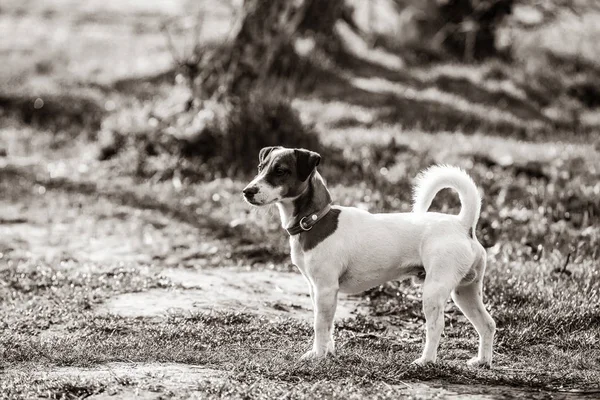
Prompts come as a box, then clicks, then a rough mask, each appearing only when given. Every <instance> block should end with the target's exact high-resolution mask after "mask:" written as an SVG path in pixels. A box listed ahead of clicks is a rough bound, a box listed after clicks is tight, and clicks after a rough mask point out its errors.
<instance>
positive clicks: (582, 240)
mask: <svg viewBox="0 0 600 400" xmlns="http://www.w3.org/2000/svg"><path fill="white" fill-rule="evenodd" d="M60 4H61V3H59V2H56V3H55V2H50V3H48V4H47V5H46V6H43V7H42V6H41V5H39V4H37V3H36V4H33V3H32V4H31V5H30V7H28V8H22V7H21V6H20V2H8V3H6V4H4V3H3V5H2V7H1V8H0V32H3V31H7V32H8V31H10V30H11V29H16V31H15V32H16V33H15V35H16V36H18V38H19V40H16V41H7V42H6V43H4V42H3V43H2V45H0V46H2V47H1V48H0V51H2V52H3V54H4V53H5V54H8V55H9V56H10V57H9V59H10V63H9V64H10V66H11V67H10V68H6V69H3V71H2V72H1V74H2V75H0V76H1V77H2V78H6V79H2V81H1V83H0V110H1V112H2V117H3V118H2V120H1V121H0V150H4V152H5V153H7V155H8V157H4V156H1V157H0V210H1V212H0V305H1V306H0V332H1V333H2V334H1V335H0V398H30V397H33V396H41V397H46V398H78V397H85V396H89V395H93V394H107V395H110V394H117V395H120V396H123V397H126V396H131V395H134V394H135V393H136V391H138V392H139V391H141V392H142V393H146V392H155V393H158V394H160V395H162V396H164V397H175V398H186V397H190V396H193V395H197V396H203V397H206V398H222V397H234V398H273V397H286V396H287V397H288V398H308V397H311V396H315V397H316V396H322V397H327V398H329V397H337V398H365V397H379V398H397V397H399V396H407V395H411V396H415V397H418V396H419V394H418V392H415V390H421V389H418V388H419V387H420V386H419V382H424V381H426V382H428V385H429V386H443V387H445V388H451V390H453V391H455V392H457V393H459V394H463V395H467V394H469V393H471V394H472V393H488V394H490V393H491V394H495V395H497V396H503V395H511V396H515V397H519V396H520V397H527V398H530V397H534V396H538V397H540V398H543V397H544V396H556V395H559V394H557V393H554V392H556V391H559V390H580V391H594V390H598V384H597V382H598V381H600V370H599V369H598V365H600V351H599V350H598V349H599V342H598V340H599V339H598V335H597V332H598V331H599V330H600V287H599V286H598V282H600V279H599V278H600V276H599V274H600V265H599V259H600V253H599V250H598V249H599V248H600V224H599V223H598V221H600V207H599V206H598V201H597V199H598V196H599V195H600V184H599V183H598V182H599V178H600V169H599V167H598V166H599V165H600V153H598V151H597V149H596V148H595V147H594V146H596V147H597V144H598V143H600V138H599V137H598V134H597V132H598V126H599V125H598V123H599V121H600V120H598V118H597V113H598V108H597V106H596V105H594V103H593V102H589V101H588V100H589V99H588V98H587V97H586V93H588V92H587V91H586V90H587V89H585V90H583V89H580V88H581V87H585V88H587V87H588V86H586V85H591V86H590V87H591V88H592V89H590V90H594V88H595V87H596V86H594V82H595V80H596V79H597V77H598V66H597V65H596V64H595V63H594V62H593V60H591V61H590V57H589V56H588V55H587V54H588V53H589V51H588V50H589V49H590V48H592V47H590V46H592V45H593V43H592V44H590V45H589V46H587V47H586V46H583V48H585V49H588V50H586V51H584V52H581V54H565V52H564V51H558V50H560V49H558V50H557V51H555V52H550V53H548V54H550V55H548V54H546V55H543V56H541V55H539V54H538V55H536V57H531V61H529V62H531V63H532V65H529V66H526V65H524V64H523V63H518V62H516V63H514V64H506V63H505V62H503V61H490V62H486V63H482V64H476V65H473V64H471V65H459V64H455V63H451V62H433V63H429V64H417V65H413V64H410V63H408V62H407V63H404V64H403V62H402V61H403V60H401V59H400V57H399V56H398V55H394V54H387V55H386V59H385V60H387V61H389V60H395V63H390V62H383V61H382V60H381V59H380V57H381V54H382V52H383V50H381V49H377V50H370V49H366V48H364V49H362V50H361V51H362V53H360V52H359V53H360V54H354V55H353V56H352V57H349V58H348V59H347V60H345V62H346V64H342V65H340V66H338V68H339V71H337V72H338V73H337V74H332V75H331V77H330V78H331V79H328V80H323V81H322V82H320V84H319V85H316V86H315V87H314V90H313V91H311V92H310V93H302V94H301V95H300V96H298V98H296V99H294V100H293V102H292V105H293V107H294V108H295V109H296V110H297V111H298V112H299V115H300V118H301V119H302V121H303V122H304V123H308V124H313V125H314V130H315V132H318V137H319V140H320V142H321V145H322V149H320V151H321V152H322V153H323V155H324V159H323V162H322V165H321V166H320V170H321V173H322V175H323V176H324V177H325V178H326V179H327V181H328V182H329V186H330V188H331V191H332V194H333V197H334V200H335V202H336V203H338V204H342V205H358V206H360V207H363V208H366V209H369V210H370V211H373V212H389V211H398V210H400V211H409V210H410V198H411V184H412V179H413V178H414V177H415V176H416V174H417V173H418V171H419V170H421V169H422V168H425V167H427V166H429V165H431V164H432V163H451V164H456V165H460V166H462V167H464V168H466V169H467V170H468V171H469V173H470V174H472V175H473V177H474V179H475V181H476V182H477V183H478V185H479V186H480V187H481V189H482V191H483V193H484V202H483V209H482V214H481V220H480V222H479V225H478V231H477V236H478V238H479V239H480V240H481V241H482V243H483V244H484V245H485V247H486V248H487V249H488V271H487V275H486V280H485V293H484V299H485V302H486V306H487V307H488V308H489V310H490V312H491V314H492V316H493V317H494V319H495V320H496V322H497V325H498V334H497V338H496V345H495V349H494V350H495V354H494V356H495V365H494V368H493V369H491V370H474V369H469V368H467V367H466V366H465V361H466V360H468V359H469V358H470V357H471V356H472V355H473V354H474V353H475V351H476V334H475V332H474V330H473V329H472V327H471V326H470V325H469V323H468V322H467V321H466V320H465V318H464V317H463V316H462V314H461V313H460V312H459V311H458V310H456V308H454V307H453V306H451V305H450V304H449V305H448V308H447V312H446V329H445V333H444V337H443V339H442V344H441V348H440V357H441V362H440V364H438V365H436V366H431V367H427V368H415V367H412V366H410V365H409V363H410V361H412V360H413V359H415V358H416V357H417V356H418V354H419V352H420V350H421V347H422V345H423V330H422V324H423V322H424V321H423V316H422V313H421V304H420V298H419V296H420V292H419V288H418V287H415V286H413V285H411V284H409V283H408V282H400V283H399V282H391V283H388V284H386V285H383V286H381V287H378V288H374V289H372V290H370V291H368V292H367V293H365V294H364V295H363V297H362V299H363V301H364V303H365V304H367V305H368V307H369V310H370V313H369V314H368V315H367V316H359V317H356V318H351V319H346V320H343V321H337V329H336V340H337V345H338V354H337V355H336V357H332V358H329V359H326V360H324V361H322V362H318V363H305V362H299V361H297V360H298V357H299V355H300V354H302V353H303V352H304V351H305V350H306V349H307V347H308V346H309V345H310V340H311V327H310V325H309V323H308V322H305V321H300V320H295V319H292V318H285V317H279V318H272V317H265V316H261V315H257V314H255V313H252V312H247V311H238V312H229V311H227V312H226V311H219V310H215V311H214V312H210V313H198V312H191V311H190V312H179V313H177V312H174V313H171V314H169V315H168V316H167V317H165V318H143V317H138V318H124V317H118V316H114V315H103V314H99V313H98V312H97V309H98V308H99V307H101V306H102V304H103V303H104V302H105V301H106V300H108V299H110V298H111V297H113V296H116V295H118V294H120V293H131V292H142V291H146V290H150V289H153V290H154V289H160V290H162V291H164V294H165V296H169V293H174V292H177V291H182V290H186V289H185V288H184V287H182V286H180V285H178V284H176V283H173V282H172V281H170V280H169V279H168V278H166V277H165V276H163V275H161V272H162V271H163V269H164V268H165V266H167V265H168V266H170V267H175V268H181V269H183V268H186V269H190V270H191V271H194V272H197V273H201V271H202V269H203V268H222V267H225V266H238V267H244V268H247V269H250V270H257V269H277V270H280V271H294V267H293V266H292V265H291V263H290V260H289V256H288V245H287V241H286V238H285V236H284V235H282V234H281V228H280V226H279V221H278V216H277V212H276V210H275V209H268V210H263V209H261V210H256V209H249V208H248V207H247V205H246V204H245V203H244V202H243V201H242V199H241V197H240V195H239V193H240V190H241V189H242V188H243V186H244V185H245V182H246V180H247V176H248V175H249V174H251V171H250V168H249V170H248V171H242V172H241V173H238V174H227V173H225V172H223V171H220V172H218V173H214V174H213V175H212V176H211V175H209V174H210V173H211V172H212V171H206V170H205V169H202V166H199V165H198V162H197V160H195V159H194V158H178V157H175V156H173V154H169V153H164V152H163V153H160V152H159V153H158V154H156V155H151V154H146V155H145V156H143V157H141V156H140V151H139V148H138V147H136V146H138V145H139V142H136V139H135V138H137V135H139V134H142V133H144V132H147V131H149V130H152V129H155V128H156V127H155V125H156V123H157V121H158V122H160V120H161V118H162V117H164V116H172V115H179V114H178V113H180V112H181V109H182V108H183V104H185V102H186V100H187V99H188V97H189V93H187V91H186V90H187V89H186V87H185V85H182V84H177V81H178V79H180V78H177V76H178V74H177V72H176V71H174V70H173V69H172V67H171V61H170V54H169V52H168V49H167V47H166V45H165V44H164V43H163V42H162V39H163V37H162V34H161V33H160V29H159V28H160V23H161V22H162V21H163V20H164V18H166V17H169V18H170V17H171V16H173V15H179V14H180V13H181V12H180V11H177V10H178V8H177V7H179V3H177V2H174V3H173V4H172V5H171V6H172V7H174V8H173V9H170V8H169V9H163V8H162V7H163V6H164V5H163V3H160V4H159V3H152V4H150V5H148V7H150V8H149V9H148V8H146V9H145V10H140V9H137V8H136V7H135V4H134V3H131V4H130V5H129V6H128V7H133V8H112V7H111V6H110V4H108V3H107V5H104V6H103V5H102V4H101V3H97V2H92V3H90V4H91V5H89V8H86V7H84V6H80V7H79V6H78V7H76V8H75V9H73V10H72V12H71V13H67V12H66V11H65V9H64V8H62V7H63V6H61V5H60ZM111 4H112V3H111ZM171 6H169V7H171ZM18 18H24V19H23V21H25V22H23V23H22V24H21V25H18V24H17V21H18ZM226 18H227V12H226V10H221V9H217V8H215V9H214V13H213V14H211V15H209V17H208V18H207V20H208V21H209V22H208V24H209V25H208V28H207V30H208V31H210V30H211V29H210V26H214V27H216V26H217V25H219V21H221V22H222V21H224V20H226ZM590 18H594V17H593V16H589V17H586V19H585V24H588V23H589V19H590ZM111 21H117V22H118V23H116V22H115V23H112V22H111ZM115 25H117V26H119V29H120V30H117V31H115V30H114V26H115ZM221 25H224V24H221ZM31 26H39V27H46V28H48V29H44V32H56V33H55V34H53V35H50V36H49V37H48V38H47V42H43V43H42V42H40V32H38V30H31V32H30V34H26V32H27V30H28V27H31ZM558 26H559V27H560V26H561V25H560V24H559V25H558ZM586 26H587V25H586ZM54 28H57V29H58V30H57V29H54ZM40 29H41V28H40ZM557 29H558V28H557ZM77 30H80V31H81V32H82V34H81V35H80V36H77V35H72V34H69V35H67V37H69V38H72V39H69V41H68V42H66V43H65V42H61V40H60V37H61V36H60V32H63V33H64V32H67V33H68V32H71V33H72V32H75V31H77ZM121 31H122V32H121ZM216 31H218V29H216V30H215V32H216ZM94 32H95V33H94ZM119 32H121V33H123V32H125V33H126V36H127V37H128V38H129V39H128V40H127V41H126V40H119V41H115V40H114V36H115V35H120V34H121V33H119ZM586 32H591V30H586ZM100 33H101V34H100ZM188 33H189V32H188V31H187V30H185V29H184V28H181V27H179V28H177V29H175V32H174V40H175V43H176V45H177V46H184V45H185V43H184V40H183V39H185V37H186V34H188ZM217 33H218V32H217ZM95 35H97V36H102V35H104V36H105V39H98V38H95V37H96V36H95ZM590 35H591V34H590ZM77 37H79V39H75V38H77ZM590 37H591V36H590ZM77 40H79V41H77ZM349 40H351V38H350V39H349ZM590 41H591V42H595V43H596V44H597V40H593V38H592V39H590ZM106 43H116V44H115V47H114V48H111V49H109V50H108V49H107V48H106ZM132 43H133V44H136V46H134V47H136V50H135V52H134V53H131V52H129V51H128V46H133V44H132ZM159 43H162V44H159ZM528 46H531V42H528ZM525 47H526V46H523V48H525ZM534 47H535V46H534ZM542 47H544V48H545V47H547V44H544V46H542ZM523 48H519V49H518V51H523V52H524V51H531V52H532V53H531V54H533V50H531V49H528V48H525V49H523ZM49 49H50V50H49ZM542 53H543V52H542ZM527 54H529V53H527ZM544 54H545V53H544ZM100 55H101V56H100ZM134 60H137V61H136V62H134ZM152 60H156V63H154V64H153V63H152V62H151V61H152ZM540 60H541V61H540ZM544 63H549V64H547V65H546V64H544ZM390 64H393V65H396V66H398V65H399V66H400V67H395V68H392V67H390ZM548 65H551V66H552V68H548ZM24 66H26V67H24ZM115 66H116V67H115ZM38 98H39V99H42V100H43V102H44V105H43V107H42V108H36V107H35V102H36V99H38ZM39 105H40V103H39V102H38V106H39ZM73 105H76V106H77V107H74V106H73ZM40 110H42V111H40ZM182 118H183V117H182ZM180 122H181V125H182V126H185V123H186V121H180ZM110 132H120V133H122V134H123V135H125V136H126V138H127V140H126V141H125V142H123V143H121V144H124V143H125V145H124V148H123V149H121V151H119V152H116V153H115V155H114V156H113V157H105V158H107V160H105V161H99V158H103V157H99V154H100V152H101V150H102V146H103V144H102V138H103V137H104V135H107V133H108V136H109V138H110ZM164 132H165V133H167V134H171V133H172V132H171V131H168V130H165V131H164ZM169 132H171V133H169ZM174 134H177V132H175V133H174ZM0 154H2V153H0ZM251 167H252V168H254V165H252V166H251ZM140 172H143V173H140ZM209 178H210V179H209ZM433 207H434V209H436V210H441V211H443V212H456V211H457V210H458V207H459V204H458V200H457V199H456V197H455V196H454V195H452V194H451V193H446V192H442V193H440V195H439V196H438V197H437V198H436V200H435V202H434V205H433ZM211 249H217V251H216V252H215V251H213V250H211ZM298 278H299V279H300V277H298ZM257 296H260V294H257ZM115 363H134V364H133V365H146V363H155V364H152V365H153V366H156V371H159V372H157V374H159V375H158V376H155V375H151V376H147V374H145V373H143V374H136V373H123V374H121V375H118V374H117V375H114V376H112V375H110V374H109V375H107V376H105V375H99V374H97V373H96V372H94V371H97V369H98V368H103V367H105V366H115V365H116V364H115ZM169 365H177V366H185V367H186V368H189V369H192V370H193V368H191V366H193V367H194V368H196V369H198V370H204V369H205V368H211V369H214V370H217V371H220V372H219V374H221V375H220V377H219V378H218V379H209V378H203V377H202V376H200V375H198V377H197V378H194V379H192V380H191V382H192V383H191V384H181V383H175V384H169V383H168V382H169V380H168V379H166V378H165V376H163V375H160V374H161V373H163V372H160V371H161V370H160V368H159V367H160V366H169ZM69 368H71V369H69ZM110 368H112V367H110ZM115 368H116V367H115ZM165 368H166V367H165ZM31 371H34V372H35V373H30V372H31ZM69 371H70V372H69ZM77 371H79V372H77ZM81 371H91V372H90V373H84V372H81ZM164 374H168V373H167V372H164ZM407 385H409V386H410V385H412V386H413V387H412V389H410V390H409V389H408V387H407ZM465 385H469V386H465ZM422 390H423V392H422V393H421V395H422V397H432V396H434V395H435V393H436V392H435V391H433V392H432V390H433V389H431V388H425V389H423V388H422ZM548 391H550V392H552V393H548ZM446 394H447V393H446ZM438 395H440V394H439V393H438ZM442 395H443V394H442Z"/></svg>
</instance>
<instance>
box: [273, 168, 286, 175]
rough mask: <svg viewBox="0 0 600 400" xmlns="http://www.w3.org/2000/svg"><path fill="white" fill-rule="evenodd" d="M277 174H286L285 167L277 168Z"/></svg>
mask: <svg viewBox="0 0 600 400" xmlns="http://www.w3.org/2000/svg"><path fill="white" fill-rule="evenodd" d="M275 175H277V176H282V175H285V169H282V168H275Z"/></svg>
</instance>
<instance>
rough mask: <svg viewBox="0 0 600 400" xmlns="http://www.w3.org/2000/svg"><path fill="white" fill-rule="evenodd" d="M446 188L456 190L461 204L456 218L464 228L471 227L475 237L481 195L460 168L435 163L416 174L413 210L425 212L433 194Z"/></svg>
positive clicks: (471, 180)
mask: <svg viewBox="0 0 600 400" xmlns="http://www.w3.org/2000/svg"><path fill="white" fill-rule="evenodd" d="M446 188H452V189H454V190H455V191H457V192H458V197H459V198H460V204H461V209H460V214H458V219H459V220H460V223H461V224H462V225H463V226H464V227H465V229H467V230H468V229H472V233H473V238H475V225H476V224H477V220H478V219H479V212H480V211H481V196H480V195H479V191H478V190H477V186H475V182H473V179H471V177H470V176H469V175H467V173H466V172H465V171H463V170H462V169H460V168H457V167H452V166H448V165H435V166H433V167H430V168H428V169H426V170H425V171H423V172H422V173H421V174H420V175H419V176H418V178H417V184H416V185H415V189H414V195H413V212H415V213H425V212H427V210H428V209H429V206H431V202H432V201H433V198H434V197H435V195H436V194H437V193H438V192H439V191H440V190H442V189H446Z"/></svg>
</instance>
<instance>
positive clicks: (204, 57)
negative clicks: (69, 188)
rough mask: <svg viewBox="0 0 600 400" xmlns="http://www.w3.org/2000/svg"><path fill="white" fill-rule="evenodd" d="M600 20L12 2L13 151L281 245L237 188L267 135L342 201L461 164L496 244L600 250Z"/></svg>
mask: <svg viewBox="0 0 600 400" xmlns="http://www.w3.org/2000/svg"><path fill="white" fill-rule="evenodd" d="M599 21H600V5H599V4H598V3H597V2H596V1H593V0H589V1H586V0H572V1H571V0H552V1H534V0H489V1H483V0H482V1H472V0H445V1H444V0H428V1H409V0H406V1H401V0H372V1H350V0H335V1H329V2H327V3H326V4H321V2H317V1H311V0H299V1H296V2H289V1H273V2H260V1H246V2H243V1H231V2H227V1H208V0H207V1H183V0H182V1H159V0H153V1H148V2H140V1H133V0H130V1H112V0H103V1H95V0H90V1H85V2H79V1H67V0H52V1H43V2H42V1H20V0H19V1H12V0H5V1H3V2H2V5H1V7H0V36H1V37H2V38H3V39H2V41H1V42H0V54H1V57H2V61H1V62H2V68H1V70H0V113H1V114H0V115H1V124H2V125H1V130H0V154H1V155H2V159H1V160H2V162H3V164H6V165H8V166H10V165H19V166H23V165H27V166H28V167H35V168H32V169H29V170H28V171H30V172H32V171H35V172H34V173H35V174H45V175H42V177H41V178H39V177H38V179H48V180H50V182H56V181H57V180H60V182H61V185H62V184H64V183H65V182H69V183H72V182H77V184H83V183H84V182H85V183H86V184H87V183H91V184H94V185H100V186H103V187H104V186H105V185H106V186H111V185H112V186H114V185H123V186H126V187H128V188H132V187H133V188H139V190H142V191H144V190H150V193H152V194H151V196H153V193H154V190H158V189H156V188H160V190H158V191H159V192H160V193H161V194H162V195H164V196H165V197H169V201H175V199H180V198H182V199H184V200H186V201H188V202H191V203H190V204H188V205H186V206H185V207H183V208H178V210H179V211H180V212H183V211H182V210H190V213H191V215H194V218H199V219H203V218H206V217H207V216H210V218H213V219H216V220H218V224H219V225H223V226H224V228H223V229H225V230H230V229H232V227H234V228H233V229H237V230H243V229H246V228H247V229H249V230H251V231H257V230H258V231H260V235H266V236H267V237H269V238H268V239H267V238H265V237H262V236H260V237H261V239H260V242H265V243H272V242H273V240H275V242H277V241H278V240H279V242H278V243H279V244H278V245H277V246H276V248H277V249H280V248H284V247H285V241H284V240H282V239H284V238H283V237H282V236H283V235H280V232H279V231H278V228H277V225H278V221H277V218H273V217H272V216H271V215H270V214H269V215H265V213H262V212H254V211H252V212H251V211H250V210H248V208H247V206H246V205H245V204H244V203H243V202H242V201H241V199H240V198H239V196H238V193H237V192H238V190H239V189H240V188H241V187H242V186H243V183H244V180H246V179H247V178H248V177H249V176H251V174H252V173H253V172H254V171H255V167H256V164H257V161H256V157H257V154H258V151H259V150H260V148H262V147H263V146H267V145H274V144H280V145H285V146H295V147H307V148H310V149H313V150H315V151H319V152H320V153H321V154H322V155H323V157H324V162H323V164H322V167H321V168H322V174H323V175H324V176H325V177H326V178H327V179H328V181H329V182H330V185H332V187H333V190H334V198H335V199H336V201H337V202H339V203H343V204H356V203H358V204H362V205H363V207H365V208H368V209H370V210H372V211H392V210H400V211H406V210H408V209H409V207H410V204H409V203H410V200H409V199H410V185H411V181H412V179H413V177H414V176H415V174H416V173H417V172H418V171H419V170H420V169H422V168H424V167H427V166H428V165H431V164H432V163H436V162H437V163H440V162H444V163H452V164H458V165H460V166H462V167H464V168H466V169H467V170H468V171H469V172H470V173H471V174H472V175H473V176H474V177H475V179H476V181H477V182H478V183H479V185H481V187H482V189H483V191H484V193H485V196H486V197H485V202H484V211H483V214H482V222H481V224H480V230H481V231H482V234H481V235H480V237H481V238H482V240H483V241H484V244H485V245H486V247H493V246H494V245H495V244H496V243H497V242H498V240H499V239H500V238H502V239H503V241H504V243H505V245H507V246H509V247H511V248H510V250H507V251H506V252H505V254H507V256H510V257H512V256H521V255H522V253H527V254H529V255H530V256H531V257H533V256H534V255H535V254H537V253H538V252H539V251H541V248H543V247H544V246H545V245H551V249H549V250H551V251H559V252H560V254H561V257H566V254H569V253H570V252H573V251H575V250H574V249H575V248H576V249H579V250H578V251H579V253H578V254H579V255H580V256H583V255H584V254H587V255H588V256H592V257H593V258H597V257H598V242H597V240H598V236H597V234H598V230H597V226H596V224H595V223H596V222H597V221H598V217H599V212H600V211H599V210H600V205H599V204H600V203H599V202H598V196H599V194H600V187H599V184H598V172H599V171H598V169H599V163H598V152H597V151H598V150H599V149H600V141H599V139H598V137H599V128H600V67H599V65H598V60H599V59H600V58H599V56H600V23H599ZM5 170H6V167H5ZM32 173H33V172H32ZM36 176H37V175H36ZM207 185H208V186H207ZM207 187H208V188H210V189H207ZM152 188H154V189H152ZM107 190H108V189H107ZM115 190H117V189H115ZM188 192H190V193H191V194H192V195H191V196H188V195H187V194H188ZM165 193H169V195H168V196H167V195H166V194H165ZM439 200H440V201H439V202H438V204H440V206H443V207H446V208H447V209H448V210H449V211H452V210H454V209H456V207H457V205H458V203H457V201H456V199H454V197H453V196H451V195H450V196H439ZM197 211H198V212H197ZM514 230H518V231H519V232H518V235H512V234H511V233H513V231H514ZM271 233H273V237H270V236H271ZM229 234H232V235H233V234H234V233H232V232H229ZM582 235H583V236H582ZM508 239H510V240H508ZM515 241H516V242H515ZM507 242H508V243H510V244H507ZM261 246H265V244H264V243H261ZM283 253H285V252H283Z"/></svg>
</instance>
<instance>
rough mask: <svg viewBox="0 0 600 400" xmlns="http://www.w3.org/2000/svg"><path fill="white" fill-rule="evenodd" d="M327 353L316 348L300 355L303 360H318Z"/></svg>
mask: <svg viewBox="0 0 600 400" xmlns="http://www.w3.org/2000/svg"><path fill="white" fill-rule="evenodd" d="M326 355H327V353H325V352H321V353H319V352H317V351H315V350H314V349H313V350H309V351H307V352H306V353H304V354H303V355H302V357H300V360H301V361H307V360H318V359H321V358H324V357H325V356H326Z"/></svg>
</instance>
